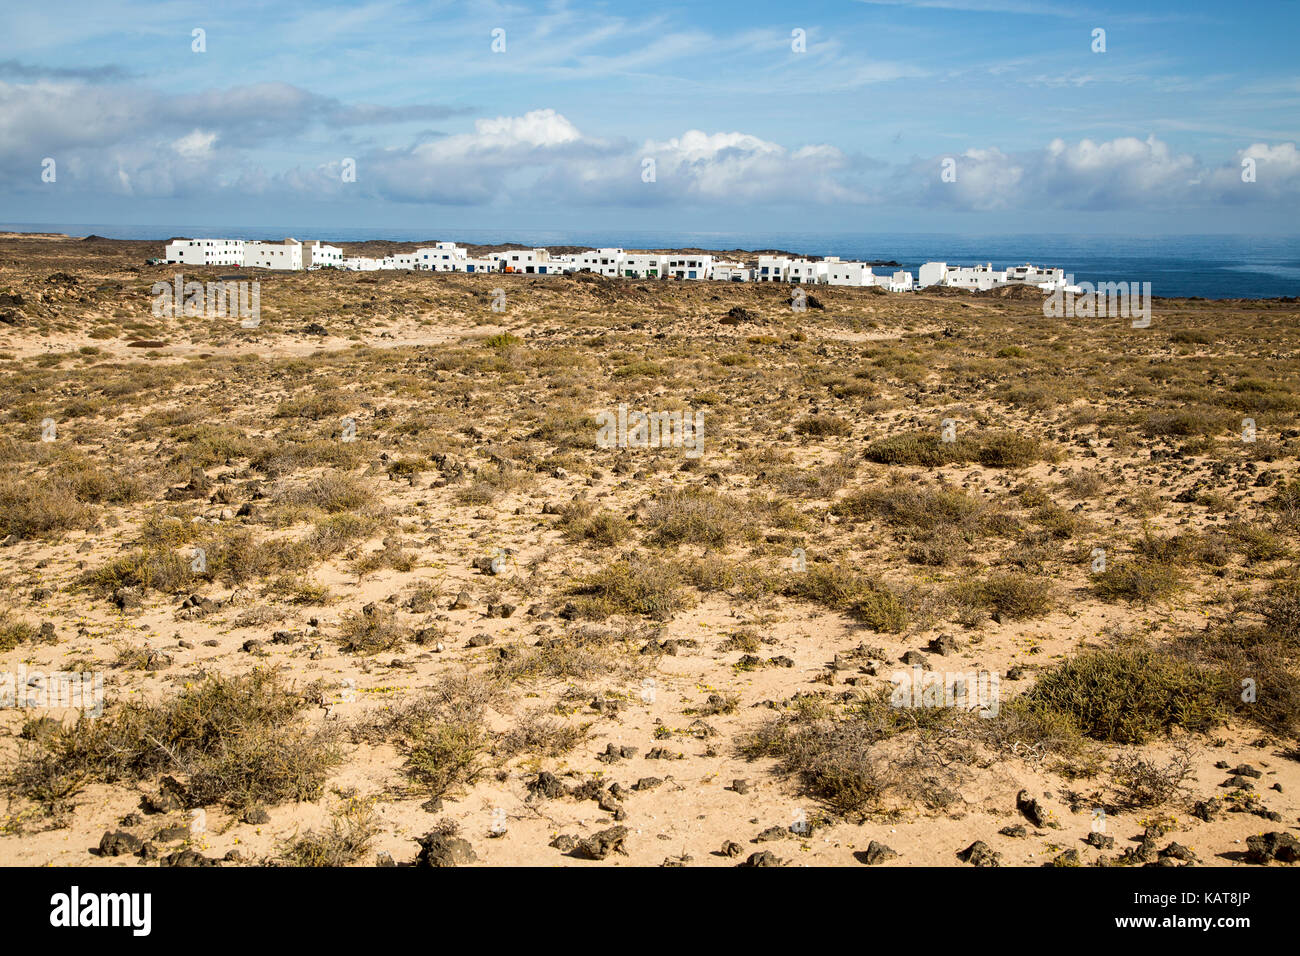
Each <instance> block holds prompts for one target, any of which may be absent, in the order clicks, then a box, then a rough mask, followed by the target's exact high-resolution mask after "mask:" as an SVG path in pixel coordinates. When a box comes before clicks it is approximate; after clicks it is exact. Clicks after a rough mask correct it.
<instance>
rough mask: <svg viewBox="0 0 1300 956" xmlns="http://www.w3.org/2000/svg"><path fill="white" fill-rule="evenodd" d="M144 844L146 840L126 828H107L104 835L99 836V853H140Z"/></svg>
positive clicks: (101, 854)
mask: <svg viewBox="0 0 1300 956" xmlns="http://www.w3.org/2000/svg"><path fill="white" fill-rule="evenodd" d="M143 845H144V841H142V840H141V839H140V838H139V837H138V836H136V835H134V834H132V833H127V832H126V831H125V830H116V831H115V830H105V831H104V835H103V836H102V837H100V838H99V855H100V856H127V855H129V854H134V853H139V852H140V847H142V846H143Z"/></svg>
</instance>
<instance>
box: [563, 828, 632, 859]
mask: <svg viewBox="0 0 1300 956" xmlns="http://www.w3.org/2000/svg"><path fill="white" fill-rule="evenodd" d="M627 833H628V830H627V827H610V828H609V829H608V830H601V831H600V832H599V833H595V834H593V835H591V836H589V837H587V839H585V840H583V841H582V842H581V843H579V844H578V846H577V847H576V848H575V849H574V851H573V853H574V856H579V857H582V858H583V859H586V860H603V859H605V857H607V856H609V855H610V854H611V853H621V854H623V855H624V856H627V850H625V849H624V848H623V841H624V840H626V839H627Z"/></svg>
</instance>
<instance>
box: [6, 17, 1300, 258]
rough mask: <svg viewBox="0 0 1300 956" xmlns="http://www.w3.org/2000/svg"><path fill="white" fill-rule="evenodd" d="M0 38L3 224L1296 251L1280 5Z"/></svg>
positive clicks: (390, 23)
mask: <svg viewBox="0 0 1300 956" xmlns="http://www.w3.org/2000/svg"><path fill="white" fill-rule="evenodd" d="M6 20H7V27H8V29H7V30H6V32H5V34H4V35H3V36H2V37H0V210H2V211H0V220H2V221H7V222H50V223H59V222H76V223H118V224H123V225H142V224H153V223H159V224H162V223H166V224H177V225H190V226H194V227H201V226H218V225H235V224H240V223H245V224H249V225H263V226H273V225H281V224H285V225H288V224H294V225H307V226H337V225H344V224H346V225H352V226H366V227H384V226H393V227H403V228H410V227H421V226H428V227H429V230H430V234H435V233H438V232H449V231H450V232H454V231H455V230H456V229H484V228H486V229H498V230H505V231H508V230H509V229H511V228H519V229H542V228H545V229H560V230H564V229H571V230H588V231H590V230H602V231H616V230H618V229H628V230H629V231H640V230H666V229H667V230H671V229H680V230H682V231H691V232H700V231H728V232H736V233H745V232H754V233H767V234H771V233H774V232H781V231H799V232H810V231H825V232H828V233H854V232H880V231H914V232H961V233H995V232H1055V233H1070V232H1090V233H1096V232H1101V233H1122V232H1132V233H1139V234H1145V235H1150V234H1155V233H1166V232H1170V233H1172V232H1200V233H1213V232H1238V233H1255V234H1260V233H1279V232H1284V233H1295V232H1300V229H1297V227H1296V226H1295V221H1296V219H1297V216H1296V213H1297V209H1298V207H1300V152H1298V151H1297V145H1296V144H1297V143H1298V142H1300V108H1298V107H1300V58H1297V57H1296V55H1295V49H1294V46H1295V41H1296V38H1297V37H1298V36H1300V3H1295V2H1291V0H1276V2H1267V0H1266V2H1258V3H1252V4H1249V5H1231V4H1224V3H1221V2H1204V0H1176V2H1172V0H1171V2H1149V3H1137V4H1133V3H1110V2H1106V3H1092V2H1089V0H1083V2H1082V4H1081V5H1075V4H1072V3H1066V2H1057V0H1049V2H1043V3H1035V2H1030V0H857V2H854V0H845V2H835V3H830V2H815V0H814V2H800V3H797V4H796V3H770V2H743V3H742V2H727V0H722V2H712V3H709V4H700V3H681V4H678V3H659V2H637V3H592V2H576V0H575V2H554V3H537V4H508V3H472V2H470V3H467V2H455V3H438V2H420V3H399V2H391V3H390V2H377V3H367V2H365V0H361V2H356V3H347V4H334V3H330V2H315V3H311V4H301V5H298V4H285V5H283V6H282V7H280V8H276V7H275V6H273V5H264V4H261V3H243V2H225V3H222V4H219V5H215V4H214V5H208V4H194V3H181V2H167V0H164V2H161V3H148V4H143V3H124V2H113V0H108V2H104V0H99V2H93V3H59V2H50V3H40V4H27V5H25V6H22V7H13V8H11V9H10V10H8V11H6ZM196 29H201V30H203V31H204V43H205V46H206V49H205V50H204V51H203V52H195V51H194V49H193V46H194V43H195V41H194V39H193V31H194V30H196ZM1097 30H1104V31H1105V35H1104V41H1105V50H1104V52H1099V51H1097V50H1095V49H1094V47H1095V46H1098V43H1097V40H1096V38H1095V33H1094V31H1097ZM493 31H504V34H500V33H498V34H497V37H498V42H497V44H496V45H497V48H498V49H497V50H495V51H494V49H493ZM502 36H503V38H504V44H502V43H501V42H500V38H501V37H502ZM502 45H504V49H501V47H502ZM46 159H52V160H54V170H55V176H54V181H53V182H45V181H43V180H42V168H43V167H42V162H43V161H44V160H46ZM346 160H351V161H352V163H353V164H355V170H356V176H355V181H345V176H344V175H343V172H344V167H345V161H346ZM647 160H653V163H654V177H653V181H649V182H647V181H646V173H645V172H644V171H645V170H646V161H647ZM945 160H951V163H950V164H949V168H950V169H951V170H952V171H953V173H952V175H950V176H949V177H948V180H952V181H948V180H945V178H944V177H943V176H942V175H941V174H942V172H943V169H944V168H945V167H944V164H945ZM1243 161H1247V163H1248V165H1251V166H1253V173H1254V181H1253V182H1243V178H1242V171H1243V165H1242V164H1243Z"/></svg>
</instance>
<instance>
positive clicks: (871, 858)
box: [856, 840, 898, 866]
mask: <svg viewBox="0 0 1300 956" xmlns="http://www.w3.org/2000/svg"><path fill="white" fill-rule="evenodd" d="M856 855H857V857H858V859H859V860H861V861H862V862H863V863H865V864H866V865H867V866H876V865H877V864H880V863H884V862H885V861H887V860H892V859H895V858H896V857H897V856H898V853H897V851H895V850H894V849H893V848H891V847H887V846H885V844H883V843H877V842H876V841H875V840H872V841H871V842H870V843H869V844H867V848H866V849H865V850H863V851H862V852H861V853H858V854H856Z"/></svg>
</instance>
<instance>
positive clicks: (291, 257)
mask: <svg viewBox="0 0 1300 956" xmlns="http://www.w3.org/2000/svg"><path fill="white" fill-rule="evenodd" d="M244 265H245V266H247V267H248V268H250V269H301V268H302V243H301V242H299V241H298V240H297V239H292V238H290V239H286V240H284V242H250V243H247V244H246V245H245V246H244Z"/></svg>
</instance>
